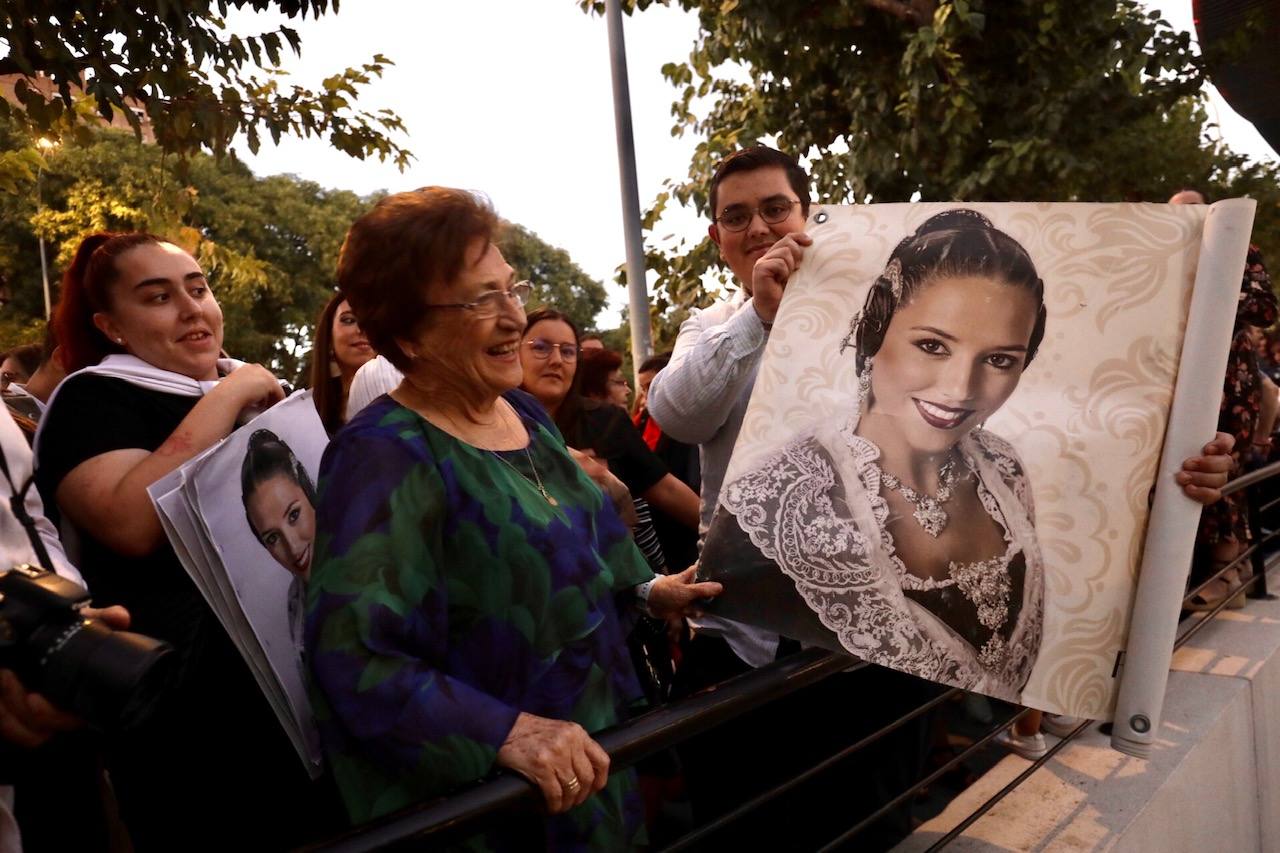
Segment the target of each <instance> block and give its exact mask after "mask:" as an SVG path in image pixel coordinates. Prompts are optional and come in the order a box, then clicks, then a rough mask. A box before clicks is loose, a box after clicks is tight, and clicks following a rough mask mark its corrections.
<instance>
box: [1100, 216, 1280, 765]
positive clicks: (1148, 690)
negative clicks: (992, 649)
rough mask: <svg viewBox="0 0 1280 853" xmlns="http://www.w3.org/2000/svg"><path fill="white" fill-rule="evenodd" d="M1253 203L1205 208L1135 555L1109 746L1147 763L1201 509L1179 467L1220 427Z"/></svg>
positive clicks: (1156, 725)
mask: <svg viewBox="0 0 1280 853" xmlns="http://www.w3.org/2000/svg"><path fill="white" fill-rule="evenodd" d="M1256 208H1257V202H1255V201H1254V200H1253V199H1245V198H1237V199H1227V200H1225V201H1220V202H1217V203H1216V204H1213V205H1211V206H1210V208H1209V213H1208V218H1207V219H1206V220H1205V224H1204V234H1203V237H1202V239H1201V244H1200V245H1201V250H1200V261H1199V264H1198V265H1197V268H1196V282H1195V288H1194V290H1193V291H1192V297H1191V308H1190V311H1189V313H1188V316H1187V328H1186V332H1185V335H1184V338H1183V346H1182V354H1181V357H1180V359H1179V362H1178V380H1177V384H1176V385H1175V386H1174V394H1173V406H1172V408H1171V410H1170V414H1169V427H1168V430H1167V432H1166V434H1165V442H1164V450H1163V451H1162V453H1161V455H1160V469H1159V474H1158V476H1157V477H1156V490H1155V496H1154V500H1153V502H1152V507H1151V517H1150V520H1149V522H1148V525H1147V536H1146V541H1145V544H1144V547H1143V552H1142V569H1141V572H1140V574H1139V576H1138V589H1137V593H1136V594H1135V596H1134V603H1133V613H1132V617H1131V619H1130V622H1129V637H1128V643H1127V645H1126V647H1125V657H1124V664H1123V669H1122V671H1121V674H1120V688H1119V693H1118V695H1117V698H1116V709H1115V721H1114V728H1113V729H1112V735H1111V745H1112V747H1113V748H1115V749H1116V750H1118V751H1120V752H1123V753H1125V754H1127V755H1133V756H1135V757H1138V758H1146V757H1148V756H1149V755H1150V753H1151V744H1152V742H1153V741H1154V740H1155V737H1156V729H1157V728H1159V725H1160V716H1161V711H1162V708H1163V704H1164V693H1165V688H1166V686H1167V685H1168V682H1169V665H1170V663H1171V662H1172V659H1173V644H1174V638H1175V636H1176V634H1177V614H1178V612H1179V611H1180V610H1181V608H1182V596H1183V592H1184V590H1185V584H1186V579H1187V573H1188V571H1189V569H1190V554H1191V551H1192V548H1193V547H1194V545H1195V537H1196V531H1197V524H1196V521H1197V520H1198V519H1199V516H1200V511H1201V508H1200V506H1199V505H1198V504H1196V503H1195V502H1194V501H1192V500H1191V499H1190V498H1188V497H1186V495H1184V494H1183V493H1182V489H1181V488H1179V487H1178V486H1177V484H1176V483H1175V482H1174V476H1175V475H1176V474H1177V472H1178V471H1180V470H1181V468H1182V460H1183V459H1186V458H1187V457H1189V456H1196V455H1199V453H1200V449H1201V447H1202V446H1203V445H1204V443H1205V441H1206V440H1207V437H1208V436H1211V435H1213V433H1214V431H1215V430H1216V429H1217V422H1218V399H1219V397H1220V395H1221V388H1222V376H1223V374H1224V373H1225V371H1226V367H1227V350H1228V346H1229V343H1230V341H1231V333H1232V329H1233V327H1234V324H1235V314H1236V303H1237V298H1236V295H1237V294H1238V293H1239V289H1240V272H1241V269H1242V268H1243V264H1244V258H1245V256H1246V254H1247V253H1248V249H1249V235H1250V232H1251V230H1252V227H1253V217H1254V212H1255V210H1256Z"/></svg>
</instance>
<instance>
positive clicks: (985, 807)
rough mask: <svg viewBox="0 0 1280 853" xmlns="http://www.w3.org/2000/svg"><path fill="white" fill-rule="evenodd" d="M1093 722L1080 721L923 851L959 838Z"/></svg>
mask: <svg viewBox="0 0 1280 853" xmlns="http://www.w3.org/2000/svg"><path fill="white" fill-rule="evenodd" d="M1093 724H1094V721H1093V720H1085V721H1084V722H1083V723H1081V724H1080V725H1078V726H1076V727H1075V728H1074V729H1072V730H1071V731H1070V732H1068V733H1067V736H1066V737H1064V738H1063V739H1062V740H1060V741H1058V742H1057V743H1055V744H1054V745H1053V746H1051V747H1050V748H1049V751H1048V752H1046V753H1045V754H1044V755H1042V756H1040V757H1039V758H1037V759H1036V760H1035V761H1033V762H1031V766H1030V767H1028V768H1027V769H1026V770H1023V771H1022V772H1021V773H1019V774H1018V775H1017V776H1015V777H1014V778H1013V779H1012V780H1011V781H1010V782H1009V784H1008V785H1005V786H1004V787H1003V788H1001V789H1000V790H999V791H996V792H995V793H994V794H992V795H991V797H990V798H989V799H988V800H987V801H986V802H985V803H983V804H982V805H980V806H978V807H977V808H976V809H974V810H973V811H972V812H971V813H970V814H969V816H968V817H966V818H965V819H964V820H962V821H960V822H959V823H958V824H956V825H955V826H953V827H952V828H951V829H950V830H949V831H948V832H947V834H946V835H944V836H942V837H941V838H939V839H938V840H937V841H935V842H934V843H933V845H932V846H931V847H930V848H929V849H928V850H926V851H925V853H934V851H935V850H941V849H942V848H943V847H945V846H947V845H948V844H950V843H951V842H952V841H955V840H956V839H957V838H959V837H960V833H962V832H964V831H965V830H966V829H968V828H969V827H970V826H973V824H975V823H977V822H978V821H979V820H980V819H981V818H982V816H983V815H985V814H986V813H987V812H989V811H991V809H992V808H993V807H994V806H995V804H996V803H998V802H1000V801H1001V800H1003V799H1004V798H1005V797H1007V796H1008V795H1009V794H1011V793H1013V791H1014V789H1016V788H1017V787H1018V786H1019V785H1021V784H1022V783H1023V782H1025V781H1026V779H1027V777H1028V776H1030V775H1031V774H1032V773H1035V772H1036V771H1037V770H1039V769H1040V768H1041V767H1043V766H1044V765H1045V764H1046V763H1047V762H1048V761H1049V759H1051V758H1053V757H1054V756H1055V755H1057V754H1058V751H1059V750H1061V749H1062V748H1063V747H1064V746H1066V745H1067V744H1068V743H1070V742H1071V741H1073V740H1075V739H1076V738H1077V737H1078V736H1079V735H1080V734H1081V733H1082V732H1084V730H1085V729H1087V728H1089V726H1091V725H1093Z"/></svg>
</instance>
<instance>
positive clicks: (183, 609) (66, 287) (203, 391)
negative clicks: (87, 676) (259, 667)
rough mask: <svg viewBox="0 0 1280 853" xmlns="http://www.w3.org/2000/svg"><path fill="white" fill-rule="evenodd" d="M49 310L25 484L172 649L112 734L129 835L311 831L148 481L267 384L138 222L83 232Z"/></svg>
mask: <svg viewBox="0 0 1280 853" xmlns="http://www.w3.org/2000/svg"><path fill="white" fill-rule="evenodd" d="M55 325H56V327H57V336H58V340H59V343H60V345H61V353H62V357H63V359H64V361H65V362H66V367H67V369H68V371H69V372H71V375H70V376H68V378H67V379H66V380H64V381H63V382H62V383H61V384H60V385H59V386H58V388H57V391H56V392H55V393H54V394H53V396H52V397H51V398H50V400H49V407H48V411H47V413H46V414H45V416H44V418H43V419H42V420H41V423H40V430H39V432H38V434H37V436H36V448H35V449H36V456H37V461H38V467H37V472H36V483H37V485H38V486H39V488H40V492H41V494H42V496H43V497H44V499H45V505H46V506H53V505H54V504H56V505H57V507H58V509H59V510H60V511H61V513H62V520H63V526H64V529H65V528H66V527H70V528H71V529H73V530H74V531H75V533H76V540H77V542H78V544H79V554H78V556H77V565H78V566H79V567H80V570H81V572H82V573H83V574H84V576H85V579H86V580H87V581H88V582H89V584H90V585H91V586H92V588H93V590H94V599H95V601H96V602H98V603H100V604H104V605H105V604H122V605H125V606H126V607H127V608H128V610H129V612H130V613H132V614H133V626H134V628H135V629H136V630H138V631H140V632H142V633H145V634H150V635H152V636H156V637H159V638H162V639H164V640H167V641H168V642H170V643H172V644H173V645H174V647H175V648H176V649H177V652H178V655H179V667H178V674H177V677H176V681H175V683H174V685H173V686H172V689H171V690H170V692H169V694H168V695H167V696H166V697H164V699H163V704H162V705H161V707H160V708H159V709H158V710H157V712H156V714H155V715H154V716H153V717H152V719H151V720H150V721H149V722H148V723H147V724H146V725H145V727H144V728H142V729H140V730H138V731H136V732H132V733H130V734H128V735H126V736H123V737H121V738H120V739H118V740H116V741H115V742H113V743H111V744H110V745H109V754H108V768H109V770H110V773H111V779H112V784H113V787H114V790H115V793H116V796H117V798H118V800H119V802H120V811H121V815H122V817H123V818H124V821H125V823H126V825H127V827H128V829H129V834H130V836H131V839H132V843H133V845H134V847H135V849H137V850H170V849H173V848H174V847H188V848H201V849H208V848H212V849H226V848H228V847H232V846H235V845H236V844H239V843H242V842H243V839H244V837H245V833H246V832H249V831H252V832H253V833H254V838H255V843H260V844H262V845H264V846H288V845H291V844H296V843H298V842H300V841H302V840H304V839H305V838H306V837H308V834H309V833H313V832H317V831H320V832H322V831H323V825H322V823H317V818H322V817H323V813H322V812H315V813H313V812H312V811H310V810H309V808H308V800H309V798H310V797H312V796H314V791H313V789H312V788H311V785H310V781H309V779H308V777H307V773H306V771H305V770H304V768H303V767H302V765H301V762H299V761H298V758H297V756H296V754H295V753H294V750H293V748H292V746H291V745H290V742H289V740H288V738H287V737H286V736H285V733H284V731H283V730H282V729H281V727H280V725H279V724H278V723H277V722H276V719H275V715H274V713H273V712H272V710H271V707H270V705H269V704H268V702H267V700H266V697H264V696H263V694H262V691H261V690H260V689H259V688H258V685H257V683H256V682H255V680H254V677H253V675H252V673H251V672H250V670H249V668H248V666H247V665H246V664H245V662H244V660H243V659H242V658H241V657H240V655H239V653H238V652H237V651H236V648H235V646H234V644H233V643H232V641H231V638H230V637H229V636H228V635H227V633H226V631H225V630H224V629H223V627H222V625H221V624H220V623H219V621H218V619H217V617H216V616H215V615H214V613H213V611H212V610H211V609H210V608H209V606H208V604H207V603H206V602H205V600H204V598H203V597H202V596H201V594H200V592H199V590H198V589H197V588H196V586H195V584H194V583H193V582H192V580H191V578H190V577H189V576H188V574H187V572H186V571H185V570H184V569H183V567H182V564H181V563H180V562H179V560H178V557H177V555H176V554H175V553H174V551H173V548H172V547H171V546H170V545H169V542H168V540H167V539H166V537H165V534H164V530H163V528H162V527H161V525H160V520H159V518H158V517H157V515H156V511H155V509H154V507H153V506H152V503H151V499H150V497H149V496H148V494H147V487H148V486H150V485H151V484H152V483H154V482H156V481H157V480H159V479H160V478H162V477H164V476H165V475H166V474H168V473H170V472H171V471H173V470H175V469H177V468H178V467H180V466H181V465H182V464H183V463H185V462H187V461H188V460H190V459H192V458H194V457H195V456H196V455H198V454H199V453H201V452H202V451H204V450H205V449H207V448H209V447H210V446H212V445H213V444H215V443H216V442H218V441H219V440H221V439H222V438H224V437H225V436H227V435H228V434H229V433H230V432H231V431H232V430H233V429H234V428H235V426H236V424H237V422H238V421H239V420H241V419H242V417H243V416H244V415H245V414H247V413H249V412H253V411H257V410H260V409H261V408H263V407H265V406H268V405H271V404H273V403H274V402H276V401H278V400H280V399H282V397H283V393H282V391H281V388H280V383H279V382H278V381H277V380H276V378H275V377H274V376H272V375H271V373H270V372H269V371H267V370H266V369H265V368H263V367H261V366H258V365H241V364H239V363H238V362H233V361H231V360H229V359H224V358H222V357H221V349H222V312H221V310H220V309H219V307H218V303H217V300H215V299H214V297H213V294H212V292H211V291H210V289H209V284H208V282H207V281H206V280H205V276H204V273H203V271H202V270H201V269H200V265H199V264H198V263H196V261H195V259H194V258H192V257H191V255H189V254H187V253H186V252H185V251H183V250H182V249H180V248H179V247H178V246H176V245H174V244H172V243H169V242H167V241H165V240H163V239H161V238H159V237H155V236H153V235H150V234H141V233H132V234H95V235H93V236H90V237H87V238H85V239H84V241H83V242H82V243H81V244H80V247H79V249H78V250H77V252H76V255H75V259H74V260H73V261H72V263H71V266H70V267H69V268H68V269H67V271H66V274H65V275H64V277H63V282H62V300H61V302H60V304H59V306H58V312H57V315H56V318H55ZM245 768H252V772H245ZM250 828H252V829H251V830H250ZM262 833H267V835H266V836H264V835H263V834H262Z"/></svg>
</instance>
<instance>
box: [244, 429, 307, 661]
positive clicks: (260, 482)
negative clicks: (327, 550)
mask: <svg viewBox="0 0 1280 853" xmlns="http://www.w3.org/2000/svg"><path fill="white" fill-rule="evenodd" d="M240 493H241V497H242V499H243V500H244V513H245V518H246V519H247V520H248V522H249V528H250V529H251V530H252V531H253V534H254V536H256V537H257V539H258V542H259V543H260V544H261V545H262V547H263V548H265V549H267V553H269V554H270V555H271V558H272V559H273V560H275V561H276V562H277V563H279V564H280V566H281V567H282V568H283V569H284V570H285V571H287V572H289V573H290V574H291V575H293V583H291V584H290V585H289V634H290V636H291V637H292V638H293V641H294V643H295V645H296V647H297V648H298V649H301V648H302V629H303V618H304V615H305V611H306V602H307V592H306V583H307V578H308V577H309V576H310V573H311V550H312V542H313V540H314V539H315V531H316V511H315V501H316V489H315V486H314V485H313V484H312V482H311V477H310V476H309V475H308V474H307V470H306V468H304V467H303V466H302V463H301V462H299V461H298V458H297V457H296V456H295V455H294V453H293V451H292V450H291V449H290V448H289V445H287V444H285V443H284V442H283V441H281V440H280V437H279V436H277V435H276V434H275V433H274V432H272V431H271V430H266V429H259V430H255V431H254V432H253V434H252V435H250V436H249V445H248V448H247V449H246V450H245V454H244V462H243V464H242V465H241V468H240Z"/></svg>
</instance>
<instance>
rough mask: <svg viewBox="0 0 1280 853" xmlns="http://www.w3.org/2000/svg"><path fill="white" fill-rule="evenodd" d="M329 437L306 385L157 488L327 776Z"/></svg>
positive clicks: (280, 711)
mask: <svg viewBox="0 0 1280 853" xmlns="http://www.w3.org/2000/svg"><path fill="white" fill-rule="evenodd" d="M328 440H329V439H328V436H327V435H326V434H325V430H324V426H323V425H322V424H321V422H320V418H319V416H318V415H317V413H316V409H315V403H314V402H313V400H312V399H311V393H310V392H309V391H304V392H300V393H297V394H294V395H293V396H291V397H289V398H288V399H287V400H285V401H284V402H282V403H279V404H277V405H275V406H273V407H272V408H270V409H268V410H267V411H266V412H264V413H263V414H261V415H258V416H257V417H256V418H254V419H253V420H252V421H250V422H249V423H248V424H247V425H245V426H243V427H241V428H239V429H238V430H236V431H235V432H233V433H232V434H231V435H229V436H227V437H226V438H225V439H223V440H222V441H220V442H218V443H217V444H216V445H214V446H213V447H211V448H210V449H209V450H207V451H205V452H204V453H203V454H201V455H200V456H198V457H196V458H195V459H193V460H191V461H190V462H188V463H187V464H186V465H183V466H182V467H181V468H179V469H178V470H176V471H174V472H173V473H172V474H170V475H169V476H167V477H165V478H164V479H162V480H160V481H158V482H156V483H154V484H153V485H152V486H151V488H150V489H149V492H150V494H151V499H152V502H153V503H154V504H155V507H156V510H157V512H158V514H159V516H160V521H161V524H163V526H164V530H165V533H166V534H167V535H168V537H169V541H170V543H171V544H172V545H173V548H174V550H175V551H176V552H177V554H178V557H179V559H180V560H181V561H182V565H183V566H184V567H185V568H186V570H187V571H188V572H189V573H190V575H191V577H192V579H193V580H194V581H195V583H196V586H198V587H199V588H200V592H201V593H202V594H203V595H204V597H205V600H206V601H208V602H209V606H210V607H211V608H212V609H213V611H214V613H216V614H217V616H218V619H219V620H220V621H221V622H222V625H223V627H225V628H226V630H227V633H228V634H230V635H231V639H232V640H233V641H234V643H235V645H236V648H237V649H239V651H240V654H241V655H242V656H243V657H244V659H245V661H246V662H247V663H248V665H249V668H250V669H251V670H252V672H253V674H254V677H255V678H256V679H257V681H258V685H259V686H260V687H261V688H262V692H263V693H264V694H265V695H266V697H267V699H268V701H269V702H270V703H271V707H272V709H273V710H274V711H275V713H276V717H277V718H278V719H279V721H280V725H281V726H283V727H284V729H285V731H286V732H287V733H288V735H289V739H290V740H291V741H292V743H293V745H294V748H295V749H296V750H297V751H298V756H299V757H300V758H301V759H302V761H303V763H304V764H305V765H306V767H307V771H308V772H309V773H310V774H311V775H312V777H313V778H315V777H318V776H319V775H320V772H321V755H320V744H319V739H318V735H317V732H316V726H315V722H314V719H313V717H312V712H311V704H310V702H309V700H308V698H307V688H306V684H307V682H306V679H307V676H306V667H305V665H304V660H303V646H302V625H303V617H304V613H305V609H306V608H305V605H306V579H307V576H308V574H309V570H310V565H311V555H312V546H313V540H314V538H315V508H314V504H315V485H314V484H315V482H316V478H317V476H318V474H319V470H320V457H321V455H322V454H323V453H324V448H325V445H326V444H327V443H328Z"/></svg>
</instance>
